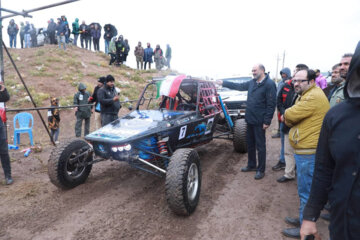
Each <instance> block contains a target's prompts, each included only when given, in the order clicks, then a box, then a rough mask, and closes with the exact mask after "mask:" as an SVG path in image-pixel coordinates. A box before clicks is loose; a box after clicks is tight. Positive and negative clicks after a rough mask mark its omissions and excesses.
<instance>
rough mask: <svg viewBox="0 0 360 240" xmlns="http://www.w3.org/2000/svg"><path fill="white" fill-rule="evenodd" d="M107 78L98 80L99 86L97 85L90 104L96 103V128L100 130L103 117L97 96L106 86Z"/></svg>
mask: <svg viewBox="0 0 360 240" xmlns="http://www.w3.org/2000/svg"><path fill="white" fill-rule="evenodd" d="M105 81H106V77H100V78H99V79H98V84H97V85H96V87H95V89H94V92H93V94H92V96H91V97H90V99H89V103H95V128H96V129H98V128H100V127H101V116H100V110H101V108H100V103H99V100H98V98H97V94H98V91H99V89H100V88H102V87H103V86H104V84H105Z"/></svg>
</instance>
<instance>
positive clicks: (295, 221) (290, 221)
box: [285, 217, 300, 228]
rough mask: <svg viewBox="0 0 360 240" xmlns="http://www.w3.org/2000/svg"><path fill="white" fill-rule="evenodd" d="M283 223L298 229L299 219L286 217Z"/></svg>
mask: <svg viewBox="0 0 360 240" xmlns="http://www.w3.org/2000/svg"><path fill="white" fill-rule="evenodd" d="M285 222H286V223H288V224H291V225H293V226H295V227H298V228H300V219H299V218H292V217H286V218H285Z"/></svg>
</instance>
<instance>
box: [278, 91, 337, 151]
mask: <svg viewBox="0 0 360 240" xmlns="http://www.w3.org/2000/svg"><path fill="white" fill-rule="evenodd" d="M329 108H330V105H329V101H328V99H327V98H326V96H325V94H324V92H323V91H322V90H321V89H320V88H318V87H316V85H315V84H313V85H312V86H310V87H309V89H307V90H306V91H304V92H303V93H302V95H301V96H298V98H297V99H296V102H295V104H294V105H293V106H292V107H290V108H288V109H286V111H285V114H284V116H285V124H286V125H287V126H288V127H291V129H290V131H289V141H290V144H291V146H292V147H293V148H294V152H295V153H296V154H315V152H316V146H317V142H318V139H319V134H320V129H321V124H322V121H323V119H324V117H325V114H326V113H327V111H328V110H329Z"/></svg>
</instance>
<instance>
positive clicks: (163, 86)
mask: <svg viewBox="0 0 360 240" xmlns="http://www.w3.org/2000/svg"><path fill="white" fill-rule="evenodd" d="M185 78H186V75H175V76H173V75H170V76H166V77H165V79H164V80H162V81H159V82H157V83H156V87H157V96H156V98H158V97H160V96H162V95H163V96H168V97H171V98H175V96H176V94H177V93H178V91H179V87H180V84H181V82H182V80H184V79H185Z"/></svg>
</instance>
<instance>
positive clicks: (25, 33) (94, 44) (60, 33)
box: [7, 15, 172, 70]
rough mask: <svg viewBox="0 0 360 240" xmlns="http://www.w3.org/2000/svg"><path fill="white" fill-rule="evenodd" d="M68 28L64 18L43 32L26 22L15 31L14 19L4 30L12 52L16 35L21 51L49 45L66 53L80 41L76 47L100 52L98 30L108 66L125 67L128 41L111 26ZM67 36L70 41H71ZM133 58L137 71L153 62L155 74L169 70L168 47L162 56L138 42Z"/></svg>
mask: <svg viewBox="0 0 360 240" xmlns="http://www.w3.org/2000/svg"><path fill="white" fill-rule="evenodd" d="M71 27H72V28H70V25H69V22H68V20H67V18H66V16H64V15H63V16H61V17H60V18H57V21H56V22H55V21H54V19H53V18H51V19H50V20H49V21H48V25H47V28H46V29H45V28H44V29H43V28H40V29H37V28H35V26H34V24H30V23H29V22H28V21H26V22H25V24H24V23H23V22H20V27H19V26H18V25H17V24H16V23H15V21H14V19H11V20H10V22H9V26H8V29H7V31H8V35H9V39H10V47H11V48H13V47H14V48H16V43H17V35H18V33H19V32H20V44H21V48H30V47H38V46H41V45H44V43H49V44H58V45H59V49H61V48H63V49H64V50H66V46H67V45H68V44H72V45H74V46H78V42H79V41H80V43H79V45H80V46H81V48H84V49H88V50H92V49H93V50H94V51H100V39H101V36H102V30H104V35H103V38H104V43H105V46H104V51H105V54H108V55H110V62H109V65H113V64H114V65H115V66H120V65H122V64H125V63H126V61H127V57H128V55H129V52H130V44H129V40H128V39H126V38H124V36H123V35H121V34H120V35H119V36H118V37H117V35H118V31H117V29H116V27H115V26H114V25H112V24H105V25H104V26H103V27H102V26H101V25H100V24H99V23H96V22H93V23H90V24H86V22H85V21H84V20H83V21H82V22H81V24H80V23H79V19H78V18H75V20H74V22H73V23H72V25H71ZM71 35H72V36H73V38H71ZM39 41H40V42H39ZM134 55H135V58H136V63H137V69H140V70H143V69H144V70H146V66H148V69H151V63H153V62H155V67H156V69H157V70H161V69H162V68H163V67H168V68H170V61H171V57H172V55H171V47H170V45H169V44H167V46H166V53H165V55H164V53H163V50H162V49H161V48H160V45H156V48H155V50H153V49H152V48H151V45H150V43H147V47H146V48H145V49H144V48H143V47H142V46H141V42H139V43H138V45H137V46H136V47H135V50H134Z"/></svg>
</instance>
